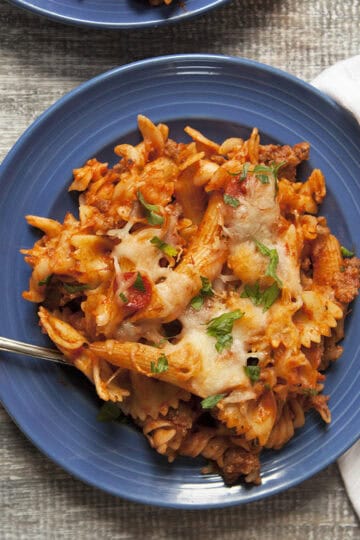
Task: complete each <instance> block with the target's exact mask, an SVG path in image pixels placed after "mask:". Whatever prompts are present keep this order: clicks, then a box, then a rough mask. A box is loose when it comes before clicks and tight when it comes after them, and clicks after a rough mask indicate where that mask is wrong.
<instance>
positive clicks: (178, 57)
mask: <svg viewBox="0 0 360 540" xmlns="http://www.w3.org/2000/svg"><path fill="white" fill-rule="evenodd" d="M187 59H189V60H194V61H200V60H214V61H220V62H224V61H225V62H230V63H233V62H235V63H236V64H238V65H245V66H252V67H255V68H259V69H261V70H262V71H267V72H268V73H272V74H275V75H279V76H282V77H285V78H286V79H288V80H289V81H292V82H294V83H296V84H297V85H300V86H303V87H304V88H307V89H308V90H309V89H310V90H311V91H312V92H313V93H315V94H317V95H318V96H319V97H321V98H322V99H324V100H326V101H327V102H328V103H329V104H330V105H332V106H333V107H336V108H338V107H341V105H339V104H338V103H337V102H336V101H335V100H334V99H333V98H332V97H330V96H328V95H327V94H325V93H324V92H322V91H321V90H319V89H318V88H316V87H315V86H312V85H311V84H310V83H308V82H306V81H304V80H302V79H300V78H299V77H296V76H295V75H293V74H291V73H288V72H286V71H284V70H282V69H279V68H276V67H273V66H270V65H268V64H263V63H262V62H257V61H256V60H251V59H250V58H244V57H240V56H230V55H222V54H196V53H195V54H167V55H160V56H155V57H150V58H144V59H143V60H137V61H135V62H130V63H129V64H124V65H123V66H118V67H116V68H112V69H109V70H107V71H104V72H103V73H100V74H99V75H96V76H95V77H92V78H91V79H89V80H87V81H85V82H83V83H81V84H79V85H78V86H76V87H75V88H73V89H72V90H70V91H69V92H66V93H65V94H64V95H63V96H62V97H61V98H59V99H58V100H57V101H56V102H55V103H53V104H52V105H50V107H48V108H47V109H46V110H45V111H44V112H43V113H41V114H40V115H39V116H38V117H37V118H35V120H34V121H33V122H32V123H31V124H30V125H29V127H28V128H26V129H25V131H24V132H23V133H22V135H21V136H20V137H19V139H18V140H17V141H16V142H15V144H14V145H13V146H12V148H11V149H10V150H9V152H8V153H7V154H6V156H5V158H4V159H3V161H2V162H1V163H0V169H1V168H2V167H5V166H6V165H7V161H8V160H10V159H11V157H12V155H13V154H14V153H15V152H17V151H18V148H19V147H20V146H21V144H24V143H25V142H26V140H27V139H28V138H29V137H30V136H31V134H32V132H33V131H35V130H36V129H37V127H38V125H39V124H40V123H41V122H42V121H44V120H45V119H46V118H48V117H49V116H51V114H52V113H53V112H55V111H57V110H58V109H60V108H61V107H62V106H63V105H64V104H66V103H67V102H68V101H69V100H71V99H72V98H73V97H74V96H76V95H77V94H81V93H82V92H83V91H84V90H87V89H89V88H91V87H92V86H96V85H97V84H98V83H99V82H100V81H103V80H106V79H108V78H110V77H116V76H117V75H118V74H121V73H125V72H126V71H132V70H136V69H138V68H141V67H142V66H144V67H145V66H148V65H153V66H156V64H162V63H163V62H168V61H172V60H173V61H175V62H178V61H186V60H187Z"/></svg>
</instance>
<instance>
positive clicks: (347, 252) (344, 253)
mask: <svg viewBox="0 0 360 540" xmlns="http://www.w3.org/2000/svg"><path fill="white" fill-rule="evenodd" d="M340 251H341V255H342V256H343V257H344V258H345V259H351V257H353V256H354V255H355V252H354V251H350V250H349V249H347V248H346V247H344V246H341V247H340Z"/></svg>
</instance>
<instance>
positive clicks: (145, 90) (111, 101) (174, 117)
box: [0, 55, 360, 508]
mask: <svg viewBox="0 0 360 540" xmlns="http://www.w3.org/2000/svg"><path fill="white" fill-rule="evenodd" d="M140 112H141V113H143V114H146V115H148V116H149V117H150V118H151V119H152V120H153V121H155V122H160V121H161V122H166V123H167V124H169V126H170V128H171V136H172V137H173V138H175V139H178V140H179V139H181V140H184V141H186V140H187V138H186V136H184V134H183V131H182V130H183V127H184V126H185V125H186V124H190V125H191V126H193V127H195V128H197V129H200V130H203V131H204V133H205V134H206V135H207V136H209V137H211V138H214V139H216V140H218V141H222V140H223V139H224V138H225V137H231V136H243V137H246V136H248V135H249V133H250V131H251V128H252V126H257V127H258V128H259V130H260V132H261V134H262V140H263V141H265V142H269V141H273V142H278V143H288V144H294V143H296V142H298V141H302V140H304V139H305V140H308V141H309V142H310V143H311V147H312V150H311V159H310V162H309V164H308V166H307V167H305V168H304V170H303V171H302V173H303V175H304V176H305V175H306V174H307V172H308V170H309V168H314V167H319V168H320V169H322V170H323V172H324V173H325V175H326V178H327V184H328V197H327V201H326V203H325V204H324V206H323V208H322V213H324V214H325V215H326V216H327V217H328V219H329V222H330V225H331V227H332V230H333V231H334V233H335V234H336V235H337V236H338V237H339V238H340V240H341V242H342V243H343V244H344V245H346V246H347V247H349V248H357V249H358V252H359V247H360V246H359V244H360V238H359V234H358V230H359V216H360V209H359V200H360V188H359V170H360V159H359V158H360V154H359V148H360V129H359V126H358V124H357V123H356V122H355V121H354V120H353V119H352V117H351V116H350V115H349V114H348V113H347V112H346V111H344V110H343V109H342V108H341V107H339V106H338V105H336V104H335V103H334V102H333V101H332V100H331V99H329V98H327V97H325V96H324V95H322V94H321V93H320V92H319V91H317V90H316V89H314V88H312V87H311V86H309V85H308V84H306V83H304V82H302V81H300V80H298V79H296V78H295V77H292V76H291V75H288V74H286V73H283V72H281V71H278V70H276V69H273V68H271V67H268V66H265V65H262V64H258V63H255V62H251V61H248V60H242V59H235V58H227V57H222V56H207V55H179V56H169V57H161V58H155V59H151V60H146V61H142V62H137V63H135V64H131V65H128V66H124V67H121V68H119V69H115V70H113V71H110V72H108V73H105V74H103V75H101V76H99V77H96V78H95V79H93V80H91V81H89V82H87V83H86V84H83V85H82V86H80V87H79V88H77V89H76V90H74V91H72V92H71V93H70V94H68V95H67V96H65V97H64V98H63V99H61V100H60V101H59V102H58V103H56V104H55V105H54V106H53V107H51V108H50V109H49V110H48V111H46V112H45V113H44V114H43V115H42V116H41V117H40V118H39V119H38V120H37V121H36V122H35V123H34V124H33V125H32V126H31V127H30V128H29V129H28V130H27V131H26V132H25V134H24V135H23V136H22V137H21V138H20V140H19V141H18V143H17V144H16V145H15V147H14V148H13V149H12V150H11V152H10V153H9V155H8V156H7V158H6V159H5V161H4V162H3V164H2V167H1V170H0V189H1V194H2V196H1V201H0V226H1V235H0V236H1V238H0V265H1V269H2V279H1V281H0V294H1V303H0V321H1V333H2V334H3V335H4V336H7V337H10V338H16V339H19V340H22V341H27V342H31V343H35V344H39V345H42V344H48V342H47V341H46V338H45V337H44V336H43V335H42V334H41V333H40V329H39V327H38V325H37V317H36V310H35V306H33V305H32V304H30V303H28V302H25V301H24V300H22V298H21V292H22V291H23V290H24V289H26V288H27V285H28V278H29V275H30V270H29V268H28V267H27V265H26V264H25V263H24V262H23V257H22V256H21V255H20V254H19V249H20V248H24V247H30V246H31V245H32V244H33V242H34V240H35V239H36V238H37V237H38V236H37V233H36V231H34V230H31V228H30V227H28V226H27V225H26V223H25V220H24V215H25V214H39V215H43V216H52V217H55V218H58V219H62V218H63V217H64V214H65V212H66V211H67V210H68V209H71V210H72V211H73V212H76V208H77V203H76V200H75V198H74V197H73V196H72V195H71V194H69V193H68V192H67V187H68V185H69V183H70V181H71V176H72V169H73V168H75V167H80V166H81V165H82V164H83V163H84V162H85V161H86V160H87V159H88V158H90V157H92V156H96V157H97V158H99V159H100V160H106V161H109V162H110V163H113V162H114V155H113V152H112V149H113V147H114V146H115V145H116V144H118V143H120V142H129V141H130V142H136V141H138V140H139V136H138V133H137V130H136V116H137V114H138V113H140ZM359 308H360V306H359V302H355V303H354V306H353V307H352V311H351V315H350V316H349V318H348V320H347V324H346V338H345V341H344V348H345V352H344V354H343V356H342V358H341V359H340V360H339V361H338V362H336V364H335V365H333V366H332V367H331V368H330V369H329V370H328V376H327V380H326V392H327V393H329V394H330V395H331V399H330V407H331V410H332V415H333V421H332V423H331V425H330V426H328V427H326V426H324V425H323V423H322V422H321V420H320V419H319V418H318V416H317V415H316V414H312V413H310V414H309V415H308V418H307V422H306V425H305V427H304V428H302V429H300V430H299V431H298V432H297V434H296V436H295V437H294V438H293V439H292V440H291V441H290V443H289V444H288V445H287V446H286V447H285V448H284V449H283V450H281V451H278V452H266V453H264V455H263V457H262V484H261V485H260V486H254V487H243V486H234V487H230V488H228V487H225V486H224V484H223V482H222V480H221V479H220V478H219V477H218V476H216V475H210V476H202V475H201V473H200V468H201V466H202V461H201V460H190V459H185V458H181V459H179V460H177V461H175V463H173V464H171V465H170V464H168V463H167V461H166V459H165V458H163V457H161V456H159V455H157V454H156V453H155V452H154V451H153V450H151V449H150V448H149V446H148V444H147V442H146V441H145V439H144V438H143V436H142V435H141V434H140V433H139V432H138V431H137V430H136V429H135V428H132V427H130V426H124V425H119V424H116V423H111V424H102V423H99V422H97V421H96V414H97V410H98V406H99V401H98V399H97V397H96V396H95V392H94V390H93V388H92V386H91V385H90V383H88V382H87V381H86V380H85V378H84V377H83V376H82V375H81V374H79V373H77V372H76V371H75V370H74V369H73V368H62V367H58V366H56V365H48V364H45V363H44V362H43V361H39V360H31V359H26V358H23V357H21V356H15V355H7V354H5V353H2V354H1V356H0V398H1V400H2V402H3V404H4V406H5V407H6V409H7V410H8V412H9V413H10V415H11V416H12V417H13V419H14V420H15V422H16V423H17V424H18V425H19V426H20V428H21V429H22V430H23V431H24V433H25V434H26V435H27V436H28V437H29V438H30V439H31V440H32V441H33V442H34V444H35V445H36V446H38V447H39V448H40V449H41V450H42V451H43V452H44V453H46V454H47V455H48V456H50V458H51V459H53V460H54V461H55V462H56V463H58V464H59V465H61V466H62V467H63V468H64V469H66V470H67V471H69V472H70V473H72V474H74V475H75V476H77V477H78V478H81V479H82V480H84V481H86V482H88V483H90V484H92V485H94V486H97V487H99V488H101V489H103V490H105V491H107V492H110V493H113V494H116V495H120V496H122V497H126V498H128V499H132V500H135V501H140V502H143V503H151V504H156V505H163V506H172V507H184V508H209V507H216V506H218V507H220V506H227V505H233V504H240V503H246V502H249V501H254V500H257V499H261V498H263V497H265V496H268V495H272V494H274V493H277V492H279V491H282V490H284V489H286V488H289V487H290V486H293V485H295V484H298V483H299V482H301V481H302V480H305V479H306V478H308V477H309V476H311V475H313V474H314V473H316V472H317V471H319V470H320V469H322V468H323V467H325V466H326V465H328V464H329V463H331V462H332V461H334V460H335V459H336V458H337V457H338V456H339V455H340V454H342V453H343V452H344V451H345V450H346V449H347V448H348V447H349V446H350V445H351V444H352V443H354V442H355V440H356V439H357V437H358V436H359V434H360V415H359V408H360V394H359V391H358V388H359V384H360V354H359V331H358V329H359V324H360V320H359V319H360V309H359Z"/></svg>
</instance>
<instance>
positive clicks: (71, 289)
mask: <svg viewBox="0 0 360 540" xmlns="http://www.w3.org/2000/svg"><path fill="white" fill-rule="evenodd" d="M63 286H64V289H65V291H66V292H68V293H70V294H74V293H77V292H81V291H85V290H86V289H90V287H89V285H86V284H82V283H63Z"/></svg>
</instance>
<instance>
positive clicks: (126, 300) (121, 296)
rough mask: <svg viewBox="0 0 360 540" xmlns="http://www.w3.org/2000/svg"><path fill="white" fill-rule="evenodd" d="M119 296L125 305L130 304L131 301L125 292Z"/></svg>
mask: <svg viewBox="0 0 360 540" xmlns="http://www.w3.org/2000/svg"><path fill="white" fill-rule="evenodd" d="M119 296H120V298H121V300H122V301H123V302H124V304H127V303H128V301H129V300H128V298H127V296H126V295H125V294H124V293H123V292H121V293H120V294H119Z"/></svg>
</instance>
